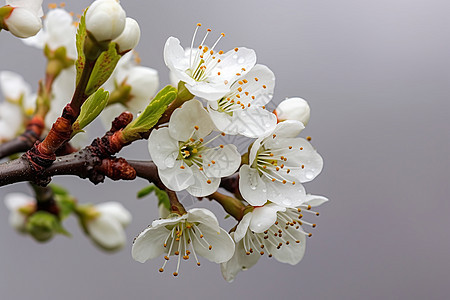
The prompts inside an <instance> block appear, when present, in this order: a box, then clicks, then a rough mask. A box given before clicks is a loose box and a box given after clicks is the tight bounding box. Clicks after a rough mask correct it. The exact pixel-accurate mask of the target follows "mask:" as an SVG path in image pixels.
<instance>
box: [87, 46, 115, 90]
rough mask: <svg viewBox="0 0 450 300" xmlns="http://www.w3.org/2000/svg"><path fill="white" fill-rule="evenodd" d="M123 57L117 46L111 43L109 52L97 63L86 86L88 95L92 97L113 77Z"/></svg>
mask: <svg viewBox="0 0 450 300" xmlns="http://www.w3.org/2000/svg"><path fill="white" fill-rule="evenodd" d="M120 58H121V56H120V55H119V54H118V53H117V50H116V44H115V43H110V44H109V48H108V50H107V51H104V52H102V54H100V57H99V58H98V59H97V62H96V63H95V66H94V69H93V70H92V73H91V77H90V78H89V82H88V84H87V86H86V91H85V94H86V95H91V94H92V93H94V92H95V91H96V90H97V89H98V88H99V87H101V86H102V85H103V84H104V83H105V81H106V80H108V78H109V76H111V74H112V72H113V71H114V68H115V67H116V65H117V62H118V61H119V59H120Z"/></svg>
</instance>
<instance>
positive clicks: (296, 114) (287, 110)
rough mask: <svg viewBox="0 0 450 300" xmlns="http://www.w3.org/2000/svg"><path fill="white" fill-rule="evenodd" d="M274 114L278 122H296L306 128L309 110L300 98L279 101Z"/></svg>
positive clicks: (304, 101) (306, 103)
mask: <svg viewBox="0 0 450 300" xmlns="http://www.w3.org/2000/svg"><path fill="white" fill-rule="evenodd" d="M274 113H275V114H276V115H277V118H278V122H282V121H286V120H297V121H300V122H302V123H303V125H305V126H306V124H308V121H309V116H310V108H309V105H308V102H306V100H304V99H302V98H289V99H286V100H284V101H281V103H280V104H279V105H278V107H277V108H276V109H275V111H274Z"/></svg>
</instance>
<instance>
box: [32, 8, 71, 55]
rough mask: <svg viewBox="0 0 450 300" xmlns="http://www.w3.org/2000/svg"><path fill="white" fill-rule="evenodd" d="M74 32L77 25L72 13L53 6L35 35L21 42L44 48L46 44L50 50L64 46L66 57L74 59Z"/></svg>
mask: <svg viewBox="0 0 450 300" xmlns="http://www.w3.org/2000/svg"><path fill="white" fill-rule="evenodd" d="M76 32H77V26H76V25H75V23H74V20H73V17H72V15H71V14H70V13H68V12H67V11H66V10H64V9H62V8H55V9H52V10H50V11H49V12H48V13H47V15H46V16H45V20H44V28H43V29H42V30H41V31H39V33H38V34H36V35H35V36H33V37H30V38H27V39H24V40H23V42H24V43H25V44H27V45H29V46H33V47H36V48H38V49H44V47H45V45H47V46H48V47H49V48H50V50H52V51H55V50H56V49H58V48H60V47H64V48H66V51H67V52H66V54H67V57H69V58H71V59H76V58H77V49H76V45H75V36H76Z"/></svg>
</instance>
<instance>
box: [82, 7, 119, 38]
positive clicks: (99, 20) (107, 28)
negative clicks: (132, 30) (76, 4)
mask: <svg viewBox="0 0 450 300" xmlns="http://www.w3.org/2000/svg"><path fill="white" fill-rule="evenodd" d="M125 18H126V14H125V11H124V10H123V8H122V6H121V5H120V4H119V1H116V0H96V1H94V2H93V3H92V4H91V5H90V6H89V8H88V10H87V12H86V30H87V31H88V32H89V33H90V34H92V35H93V36H94V38H95V39H96V41H97V42H105V41H111V40H113V39H115V38H117V37H119V35H120V34H121V33H122V32H123V30H124V28H125V23H126V21H125Z"/></svg>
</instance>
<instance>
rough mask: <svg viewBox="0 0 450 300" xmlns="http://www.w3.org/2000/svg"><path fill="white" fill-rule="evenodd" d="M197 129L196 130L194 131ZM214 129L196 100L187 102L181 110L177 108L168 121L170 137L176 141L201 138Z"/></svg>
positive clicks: (200, 104)
mask: <svg viewBox="0 0 450 300" xmlns="http://www.w3.org/2000/svg"><path fill="white" fill-rule="evenodd" d="M196 126H197V127H198V130H197V129H196V128H197V127H196ZM213 129H214V124H213V122H212V121H211V118H210V117H209V115H208V113H207V112H206V110H205V109H204V108H203V105H202V103H201V102H200V101H198V100H189V101H187V102H185V103H184V104H183V105H182V106H181V108H177V109H176V110H175V111H174V112H173V114H172V116H171V117H170V121H169V132H170V135H171V136H172V137H173V138H174V139H176V140H177V141H183V142H185V141H187V140H188V139H189V138H191V137H192V134H193V133H194V138H195V137H196V138H203V137H205V136H207V135H208V134H209V133H210V132H211V131H212V130H213Z"/></svg>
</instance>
